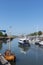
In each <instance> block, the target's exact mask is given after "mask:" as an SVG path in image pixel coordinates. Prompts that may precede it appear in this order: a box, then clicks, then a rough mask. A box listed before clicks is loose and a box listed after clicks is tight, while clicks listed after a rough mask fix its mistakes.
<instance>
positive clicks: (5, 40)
mask: <svg viewBox="0 0 43 65" xmlns="http://www.w3.org/2000/svg"><path fill="white" fill-rule="evenodd" d="M8 40H9V39H0V50H1V49H2V47H3V43H4V44H7V43H8ZM12 40H13V39H10V41H12Z"/></svg>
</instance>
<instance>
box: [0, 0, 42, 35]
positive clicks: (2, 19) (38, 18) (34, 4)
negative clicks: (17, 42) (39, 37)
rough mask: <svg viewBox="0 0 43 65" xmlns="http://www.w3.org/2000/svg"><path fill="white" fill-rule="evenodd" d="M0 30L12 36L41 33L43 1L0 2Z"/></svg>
mask: <svg viewBox="0 0 43 65" xmlns="http://www.w3.org/2000/svg"><path fill="white" fill-rule="evenodd" d="M0 29H2V30H6V31H7V33H8V34H10V33H11V34H13V35H15V34H17V35H18V34H29V33H32V32H35V31H37V30H41V31H43V0H0Z"/></svg>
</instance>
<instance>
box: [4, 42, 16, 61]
mask: <svg viewBox="0 0 43 65" xmlns="http://www.w3.org/2000/svg"><path fill="white" fill-rule="evenodd" d="M9 42H10V41H9ZM4 57H5V59H6V60H8V61H16V56H15V54H13V53H12V52H11V43H8V49H7V50H6V51H5V53H4Z"/></svg>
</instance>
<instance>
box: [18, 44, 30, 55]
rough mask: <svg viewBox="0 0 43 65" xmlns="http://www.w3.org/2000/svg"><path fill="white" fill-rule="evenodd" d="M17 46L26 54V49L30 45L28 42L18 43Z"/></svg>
mask: <svg viewBox="0 0 43 65" xmlns="http://www.w3.org/2000/svg"><path fill="white" fill-rule="evenodd" d="M18 47H19V48H20V51H21V52H22V53H24V54H26V53H27V51H28V50H29V48H30V45H28V44H25V45H23V44H19V45H18Z"/></svg>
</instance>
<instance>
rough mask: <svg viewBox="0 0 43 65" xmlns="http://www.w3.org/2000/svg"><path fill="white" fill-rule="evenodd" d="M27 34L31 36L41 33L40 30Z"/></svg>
mask: <svg viewBox="0 0 43 65" xmlns="http://www.w3.org/2000/svg"><path fill="white" fill-rule="evenodd" d="M28 35H31V36H34V35H35V36H36V35H42V31H38V32H34V33H31V34H28Z"/></svg>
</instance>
